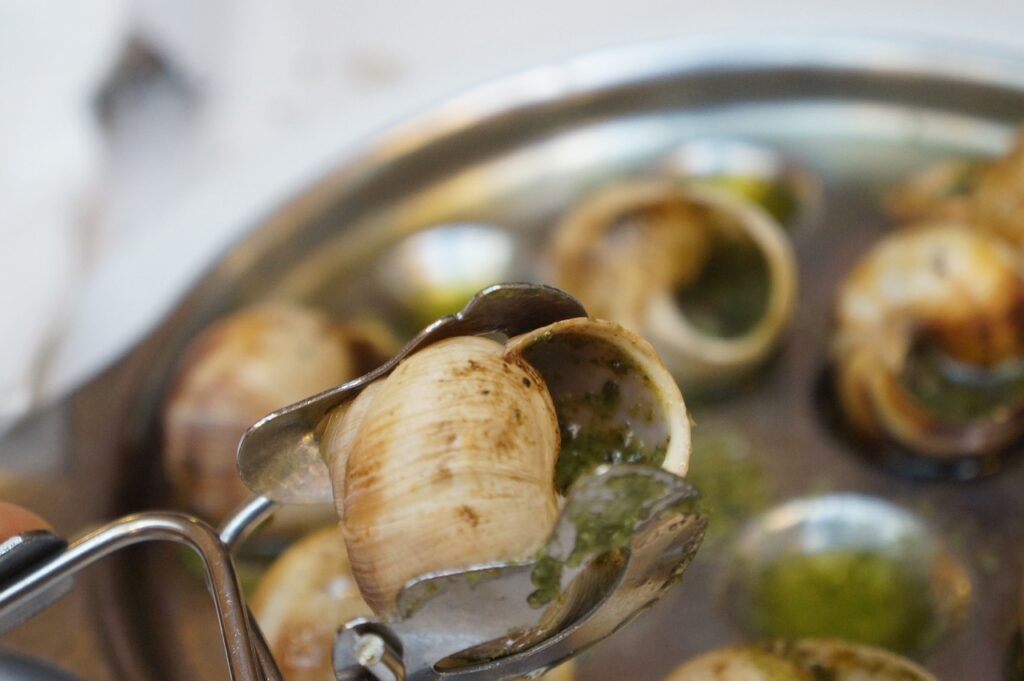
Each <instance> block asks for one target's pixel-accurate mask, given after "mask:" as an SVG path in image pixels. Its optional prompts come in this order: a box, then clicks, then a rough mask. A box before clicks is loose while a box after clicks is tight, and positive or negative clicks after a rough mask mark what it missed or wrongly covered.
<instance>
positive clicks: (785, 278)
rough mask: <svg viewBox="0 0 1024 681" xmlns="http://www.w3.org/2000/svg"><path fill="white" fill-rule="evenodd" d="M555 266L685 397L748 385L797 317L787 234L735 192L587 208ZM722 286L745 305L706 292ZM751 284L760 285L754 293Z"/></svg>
mask: <svg viewBox="0 0 1024 681" xmlns="http://www.w3.org/2000/svg"><path fill="white" fill-rule="evenodd" d="M551 259H552V268H553V272H552V274H553V279H554V282H555V284H556V285H557V286H559V287H561V288H564V289H566V290H567V291H569V292H570V293H573V294H574V295H576V296H577V297H578V298H579V299H580V300H581V302H583V304H584V305H586V307H587V308H588V310H590V311H591V313H592V314H594V315H595V316H597V317H603V318H606V319H611V320H614V321H616V322H619V323H620V324H623V325H624V326H626V327H628V328H630V329H632V330H633V331H636V332H638V333H640V334H642V335H643V336H644V337H645V338H648V339H649V340H650V341H651V343H652V344H653V345H654V347H655V348H657V350H658V352H659V353H660V355H661V357H662V359H663V360H664V361H665V364H666V365H667V366H668V367H669V369H670V370H671V371H672V373H673V374H674V375H675V376H676V378H678V379H679V380H680V381H681V382H682V383H683V385H684V386H686V387H700V388H707V387H718V386H721V385H725V384H728V383H731V382H733V381H735V380H737V379H739V378H742V377H744V376H746V375H748V374H749V373H750V372H751V371H753V370H754V369H755V368H756V367H757V366H759V365H760V364H761V363H762V362H763V361H765V360H766V359H767V357H768V356H770V354H771V353H772V351H773V350H774V349H775V347H776V346H777V345H778V343H779V341H780V339H781V337H782V334H783V332H784V331H785V329H786V327H787V325H788V323H789V320H790V318H791V317H792V314H793V308H794V305H795V299H796V298H795V297H796V265H795V259H794V256H793V253H792V248H791V247H790V245H789V242H788V240H787V238H786V236H785V234H784V232H783V231H782V228H781V227H780V226H779V224H778V223H777V222H776V221H775V220H774V219H773V218H771V217H770V216H769V215H768V214H767V213H766V212H765V211H764V210H762V209H761V208H759V207H758V206H756V205H754V204H752V203H749V202H746V201H743V200H742V199H739V198H737V197H735V196H733V195H731V194H729V193H727V192H724V191H722V190H717V189H714V188H711V187H704V186H695V185H688V184H684V183H680V182H678V181H674V180H669V179H648V180H640V181H632V182H624V183H620V184H616V185H613V186H611V187H609V188H607V189H605V190H603V191H599V192H597V193H596V194H595V195H593V196H591V197H589V198H588V199H586V200H584V201H583V202H582V203H580V204H579V205H577V206H576V207H575V208H574V209H573V210H572V211H570V212H569V213H568V214H567V215H566V216H565V217H564V218H563V219H562V220H561V221H560V223H559V224H558V226H557V227H556V230H555V239H554V242H553V245H552V249H551ZM739 263H741V265H740V264H739ZM730 268H731V269H730ZM732 269H736V270H737V271H736V272H732ZM716 276H717V277H718V280H721V281H719V284H722V285H723V286H725V288H722V287H721V286H719V289H720V291H726V290H728V291H730V293H729V295H732V293H734V292H737V291H733V289H740V288H742V289H743V290H741V291H738V294H739V297H737V298H735V299H729V300H727V301H725V302H723V301H720V300H715V299H714V297H715V296H717V295H721V293H714V292H712V293H710V294H709V292H708V291H701V289H700V287H701V286H702V285H703V286H705V287H706V288H708V289H709V290H710V289H712V288H714V286H717V285H718V284H708V282H713V281H716V280H715V279H714V277H716ZM742 276H746V277H750V278H751V279H750V281H749V282H746V284H747V286H746V287H745V288H744V287H743V285H739V286H737V284H736V278H737V277H742ZM729 286H731V287H732V289H729ZM737 301H738V302H737ZM702 308H706V309H702Z"/></svg>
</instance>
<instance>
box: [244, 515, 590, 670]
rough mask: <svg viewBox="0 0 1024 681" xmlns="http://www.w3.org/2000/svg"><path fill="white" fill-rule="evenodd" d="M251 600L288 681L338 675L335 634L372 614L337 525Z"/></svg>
mask: <svg viewBox="0 0 1024 681" xmlns="http://www.w3.org/2000/svg"><path fill="white" fill-rule="evenodd" d="M250 604H251V606H252V611H253V614H254V615H255V616H256V620H257V622H259V625H260V630H261V631H262V632H263V636H264V638H265V639H266V641H267V645H268V646H269V647H270V651H271V653H272V654H273V655H274V659H275V661H276V662H277V664H278V667H279V668H280V670H281V673H282V674H283V676H284V677H285V678H286V679H288V681H326V679H330V678H333V677H334V670H333V667H332V662H331V653H332V648H333V645H334V635H335V633H337V631H338V629H339V628H340V627H341V626H342V625H343V624H345V622H347V621H349V620H351V619H353V618H355V617H360V616H363V615H369V614H370V612H371V611H370V606H368V605H367V604H366V602H365V601H363V599H362V597H361V596H360V595H359V589H358V588H357V587H356V583H355V579H354V578H353V576H352V568H351V566H350V565H349V560H348V555H347V553H346V552H345V543H344V541H343V540H342V538H341V534H340V533H339V532H338V528H336V527H325V528H321V529H318V530H315V531H313V532H311V533H309V534H307V535H306V536H305V537H303V538H302V539H300V540H299V541H298V542H296V543H294V544H292V545H291V546H290V547H288V550H287V551H285V552H284V553H283V554H281V555H280V556H279V557H278V558H277V560H275V561H274V563H273V564H272V565H271V566H270V568H269V569H268V570H267V572H266V573H264V575H263V577H262V579H261V580H260V582H259V584H258V585H257V586H256V591H255V593H254V595H253V598H252V600H251V601H250ZM573 671H574V665H573V663H572V662H568V663H565V664H563V665H561V666H559V667H557V668H555V669H553V670H552V671H550V672H548V673H547V674H545V675H544V676H543V677H541V678H542V679H544V680H545V681H572V679H573V676H574V673H573Z"/></svg>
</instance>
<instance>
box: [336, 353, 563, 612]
mask: <svg viewBox="0 0 1024 681" xmlns="http://www.w3.org/2000/svg"><path fill="white" fill-rule="evenodd" d="M360 402H369V404H367V405H365V406H364V405H362V404H360ZM353 414H355V415H361V422H360V425H359V426H358V433H357V434H356V435H355V437H354V438H352V439H353V444H352V448H351V450H350V451H349V452H348V453H347V457H345V458H343V459H339V458H335V459H334V463H333V465H332V468H333V469H334V470H335V474H334V476H333V478H334V483H335V485H338V484H339V483H341V484H342V485H343V489H341V490H339V489H338V488H337V487H336V488H335V496H336V497H338V496H340V497H341V498H342V500H343V501H342V503H341V504H339V509H338V510H339V513H340V515H341V517H342V531H343V533H344V536H345V541H346V544H347V545H348V549H349V555H350V556H351V558H352V568H353V572H354V574H355V576H356V579H357V580H358V581H359V584H360V587H361V589H362V593H363V595H364V597H365V598H366V601H367V602H368V603H369V604H370V606H371V607H373V609H374V610H375V611H377V612H380V611H382V610H387V609H388V608H390V607H392V606H393V605H394V600H395V597H396V596H397V593H398V591H399V589H400V588H401V586H402V585H403V584H404V583H405V582H406V581H408V580H409V579H411V578H413V577H415V576H417V575H419V574H422V573H425V572H431V571H435V570H441V569H444V568H450V567H456V566H461V565H467V564H470V563H482V562H487V561H495V560H509V559H513V558H520V557H523V556H528V555H530V554H532V553H533V552H535V551H536V550H537V549H539V548H540V546H541V544H542V543H543V541H544V540H545V539H546V538H547V532H548V530H549V528H550V527H551V526H552V525H553V524H554V521H555V518H556V517H557V514H558V507H557V504H556V500H555V493H554V489H553V488H552V485H551V480H552V478H553V476H554V466H555V458H556V456H557V454H558V427H557V421H556V418H555V410H554V406H553V405H552V403H551V398H550V396H549V395H548V394H547V392H546V389H545V388H544V385H543V381H542V379H541V377H540V375H539V374H538V373H537V371H536V370H535V369H533V368H532V367H530V366H529V365H528V364H526V363H525V362H522V361H519V362H516V361H512V360H510V359H507V358H506V357H505V356H504V348H503V346H502V344H501V343H498V342H496V341H493V340H488V339H485V338H475V337H461V338H453V339H449V340H446V341H441V342H439V343H436V344H434V345H432V346H429V347H427V348H425V349H423V350H421V351H420V352H417V353H414V354H413V355H411V356H410V357H408V358H407V359H406V360H405V361H403V362H402V363H401V364H399V366H398V368H397V369H395V371H394V372H393V373H392V374H391V375H390V376H388V378H387V380H385V381H383V382H382V384H381V387H380V388H379V389H378V390H375V391H372V392H364V393H363V394H361V395H360V396H359V397H358V398H357V399H356V401H355V403H353V405H352V407H351V409H350V410H349V413H348V414H347V416H351V415H353ZM335 456H338V455H335ZM342 462H343V463H344V465H345V472H344V475H343V480H341V479H339V475H338V474H337V470H338V468H339V466H340V465H341V463H342ZM339 491H340V492H341V494H340V495H339Z"/></svg>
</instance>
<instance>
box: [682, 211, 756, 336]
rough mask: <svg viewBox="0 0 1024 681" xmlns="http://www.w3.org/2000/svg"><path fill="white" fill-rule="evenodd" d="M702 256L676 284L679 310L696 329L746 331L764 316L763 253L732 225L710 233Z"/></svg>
mask: <svg viewBox="0 0 1024 681" xmlns="http://www.w3.org/2000/svg"><path fill="white" fill-rule="evenodd" d="M708 240H709V243H710V245H709V247H708V252H707V256H706V259H705V260H704V263H703V265H702V267H701V269H700V272H699V273H698V274H697V275H696V277H695V278H694V279H693V280H691V281H689V282H687V283H686V284H685V285H683V286H680V287H678V288H677V289H676V291H675V294H674V299H675V302H676V304H677V305H678V306H679V308H680V311H681V312H682V313H683V314H684V315H686V317H687V319H688V320H689V321H690V323H691V324H692V325H693V326H694V327H695V328H696V329H697V330H699V331H700V332H702V333H705V334H707V335H709V336H718V337H721V338H736V337H739V336H743V335H744V334H746V333H749V332H750V331H751V330H752V329H753V328H754V327H755V326H756V325H757V323H758V322H759V321H760V320H761V319H763V318H764V316H765V313H766V311H767V309H768V302H769V296H770V293H771V273H770V272H769V266H768V260H767V259H766V258H765V255H764V253H763V252H762V251H761V250H760V249H759V248H758V247H757V245H756V244H755V243H754V242H753V240H751V239H750V238H749V237H747V236H746V235H744V234H743V233H742V232H740V231H739V230H737V229H735V228H734V226H731V225H728V224H724V225H722V226H721V228H719V229H715V230H712V232H711V234H710V235H709V238H708Z"/></svg>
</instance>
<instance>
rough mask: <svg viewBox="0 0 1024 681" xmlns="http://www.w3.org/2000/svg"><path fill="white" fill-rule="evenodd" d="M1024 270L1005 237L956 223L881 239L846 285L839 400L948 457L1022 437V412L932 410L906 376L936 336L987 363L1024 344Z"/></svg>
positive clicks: (848, 410) (979, 364) (939, 344)
mask: <svg viewBox="0 0 1024 681" xmlns="http://www.w3.org/2000/svg"><path fill="white" fill-rule="evenodd" d="M1022 309H1024V270H1022V267H1021V264H1020V260H1019V257H1018V256H1017V255H1016V253H1015V252H1014V251H1013V249H1012V248H1011V247H1010V246H1009V245H1007V244H1006V243H1005V242H1003V241H1002V240H1001V239H999V238H997V237H994V236H992V235H990V234H987V233H985V232H981V231H978V230H974V229H972V228H969V227H965V226H962V225H956V224H936V225H923V226H918V227H916V228H908V229H905V230H901V231H900V232H897V233H894V234H892V235H890V236H888V237H886V238H884V239H882V240H881V241H880V242H878V243H877V244H876V245H875V246H874V247H873V248H872V249H871V250H870V251H869V252H868V253H867V254H866V255H865V256H864V257H863V258H862V259H861V261H860V262H859V263H858V264H857V265H856V266H855V267H854V269H853V270H852V271H851V272H850V274H849V275H848V276H847V278H846V280H845V282H844V283H843V285H842V287H841V288H840V290H839V295H838V301H837V311H836V336H835V339H834V346H833V361H834V368H835V377H836V389H837V392H838V397H839V402H840V405H841V407H842V409H843V412H844V414H845V415H846V418H847V420H848V421H849V422H850V424H851V425H852V426H853V427H854V429H855V430H857V431H859V432H860V433H862V434H864V435H867V436H870V437H881V436H888V437H891V438H893V439H895V440H896V441H898V442H900V443H902V444H904V445H905V446H907V447H909V448H910V449H912V450H915V451H918V452H922V453H928V454H933V455H938V456H956V455H965V454H975V453H984V452H988V451H992V450H994V449H997V448H999V447H1002V446H1005V445H1006V444H1008V443H1009V442H1010V441H1012V440H1013V439H1016V438H1017V437H1018V436H1019V435H1020V433H1021V430H1022V428H1024V424H1022V421H1021V419H1020V418H1007V414H1005V413H1004V414H1001V415H1000V414H997V415H995V416H993V417H992V418H988V419H973V420H966V421H963V422H959V423H953V422H950V421H943V420H941V419H939V418H938V417H936V416H935V415H933V414H930V413H929V412H928V411H927V410H926V409H924V408H923V407H922V406H921V405H919V404H917V401H916V400H915V398H914V397H913V396H912V395H911V393H910V392H909V391H908V390H907V388H906V387H905V386H904V384H903V382H902V375H903V372H904V370H905V368H906V366H907V361H908V357H909V355H910V353H911V351H912V349H913V348H914V347H915V346H916V345H917V344H920V343H928V344H931V345H932V346H933V347H935V348H937V349H938V350H940V351H941V352H942V353H944V355H945V356H947V357H949V358H950V359H952V360H955V361H957V362H960V363H961V364H963V365H965V366H973V367H975V368H976V369H977V370H980V371H986V370H990V369H994V368H996V367H998V366H1000V365H1001V364H1003V363H1005V362H1007V361H1011V360H1015V359H1016V358H1019V357H1020V356H1021V353H1022V351H1024V328H1022V323H1024V320H1022V317H1021V314H1020V312H1021V310H1022Z"/></svg>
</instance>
